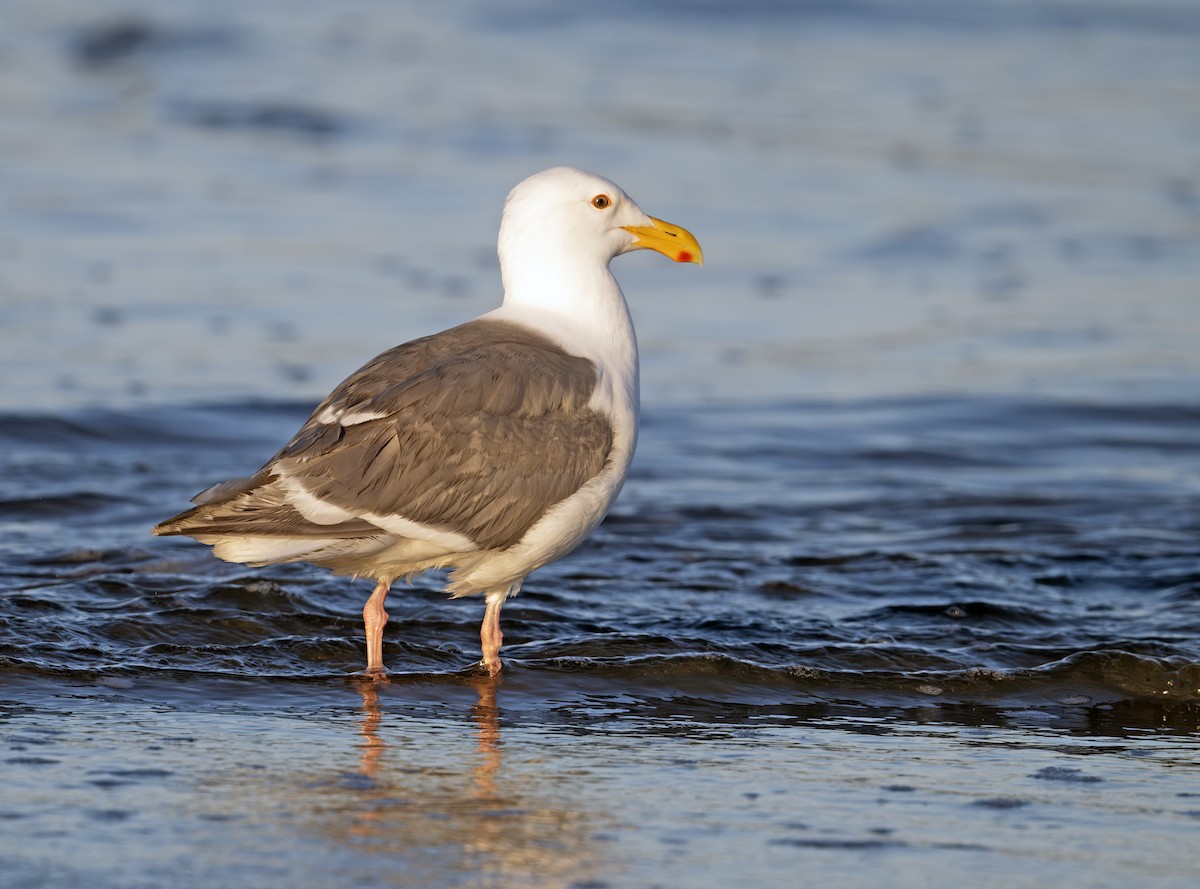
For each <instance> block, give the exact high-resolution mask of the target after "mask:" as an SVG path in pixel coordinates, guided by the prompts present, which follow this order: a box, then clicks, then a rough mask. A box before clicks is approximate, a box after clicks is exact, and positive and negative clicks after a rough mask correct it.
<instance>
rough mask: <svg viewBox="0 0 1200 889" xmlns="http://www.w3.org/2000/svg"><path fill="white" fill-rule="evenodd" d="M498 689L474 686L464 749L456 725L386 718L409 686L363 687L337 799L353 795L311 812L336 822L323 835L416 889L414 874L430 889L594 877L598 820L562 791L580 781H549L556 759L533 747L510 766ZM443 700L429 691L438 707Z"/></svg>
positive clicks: (556, 883) (487, 679)
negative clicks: (458, 881) (399, 872)
mask: <svg viewBox="0 0 1200 889" xmlns="http://www.w3.org/2000/svg"><path fill="white" fill-rule="evenodd" d="M502 682H503V679H502V678H501V677H493V676H486V675H480V676H476V677H472V678H471V679H470V680H469V683H470V688H471V690H472V691H474V693H475V695H476V700H475V702H474V703H473V705H471V706H470V709H469V715H470V718H471V721H472V722H473V723H474V733H473V744H471V747H470V750H469V751H468V750H465V749H464V745H465V742H468V736H466V734H465V732H464V731H463V729H464V728H465V725H464V723H463V722H462V721H461V720H457V719H444V718H441V719H437V720H432V721H431V720H429V719H425V718H421V717H410V716H402V715H400V714H398V713H393V714H392V716H391V718H389V713H388V710H389V709H390V708H389V700H392V701H394V703H395V704H396V705H397V706H396V708H395V709H396V710H399V706H401V701H400V699H401V698H404V697H407V696H406V695H404V690H405V688H406V686H405V685H404V684H398V683H380V682H378V681H377V680H370V681H364V682H362V683H361V684H359V685H358V686H357V691H358V692H359V693H360V694H361V695H362V705H361V711H362V716H361V719H360V720H359V724H358V725H359V733H360V735H361V742H360V744H359V749H358V768H357V770H356V771H355V772H354V774H353V775H347V774H346V773H343V779H342V780H340V781H338V782H337V783H338V788H339V790H340V791H342V793H344V791H346V790H350V791H352V792H351V794H350V795H349V796H344V795H342V793H339V796H341V799H340V800H339V801H338V803H337V804H335V805H334V809H335V810H336V809H340V810H341V811H340V812H339V811H331V810H330V808H329V802H330V801H329V800H323V801H321V804H320V805H319V806H318V808H319V809H320V810H322V811H323V813H324V815H325V816H334V817H331V818H329V819H328V821H326V823H325V824H324V830H323V832H324V833H326V834H329V833H333V834H338V835H340V836H335V837H333V838H334V839H336V840H338V841H346V840H348V841H350V842H352V843H353V844H354V846H355V847H356V848H358V849H359V850H360V851H362V852H364V853H367V854H372V853H373V854H375V855H378V856H379V857H380V860H379V861H378V866H379V867H380V868H381V869H383V870H387V869H388V866H389V860H393V861H394V862H395V865H396V866H397V867H398V868H402V869H403V871H404V872H405V874H406V877H409V876H411V877H413V878H414V879H415V880H416V882H414V883H413V885H420V884H421V880H420V879H419V878H417V875H418V874H425V875H427V876H428V878H429V879H431V880H433V881H434V882H435V883H437V882H439V881H438V879H437V877H438V875H440V876H441V878H442V881H444V879H445V877H447V876H448V875H450V874H453V873H457V874H459V875H460V876H462V875H466V876H468V880H467V882H466V883H464V885H475V884H476V882H477V883H478V885H521V886H525V887H531V889H543V887H545V889H552V887H566V886H569V885H571V884H573V883H577V882H579V881H580V880H583V879H586V878H588V877H589V876H591V875H594V874H596V873H598V872H599V865H600V858H599V855H598V850H597V849H596V840H595V838H594V831H595V830H596V829H597V826H598V824H597V822H599V821H603V820H605V819H602V818H598V817H597V816H596V814H595V813H588V812H584V811H581V810H580V809H579V808H578V803H577V802H576V801H575V800H573V799H572V793H571V788H570V786H569V783H570V782H571V781H574V780H580V779H579V778H578V777H577V776H571V777H569V778H566V780H565V781H564V776H558V775H556V774H555V770H554V769H553V768H549V767H548V766H547V762H548V761H549V762H553V760H554V756H553V754H552V751H551V750H546V749H541V750H539V749H538V746H539V745H536V744H535V745H533V747H532V749H531V748H530V747H529V745H524V744H523V745H521V746H520V747H519V748H516V749H515V750H513V751H509V752H510V753H511V754H512V756H511V761H506V757H505V752H506V751H505V748H504V745H503V742H502V737H501V732H502V726H501V721H502V720H501V716H502V712H501V708H500V706H499V704H498V703H497V692H498V690H499V689H500V686H501V683H502ZM408 688H410V689H413V690H416V688H415V686H408ZM381 691H382V692H383V694H382V696H381V694H380V692H381ZM446 691H447V689H446V687H445V686H439V687H438V688H436V689H435V692H436V693H437V694H438V697H439V698H440V699H441V700H446V699H447V697H449V696H448V695H446ZM393 695H394V697H393ZM460 712H463V711H460ZM397 717H399V718H397ZM327 786H328V785H327ZM575 796H578V794H575ZM322 820H323V821H325V819H324V818H323V819H322ZM609 868H610V869H611V865H610V866H609ZM439 884H440V883H439Z"/></svg>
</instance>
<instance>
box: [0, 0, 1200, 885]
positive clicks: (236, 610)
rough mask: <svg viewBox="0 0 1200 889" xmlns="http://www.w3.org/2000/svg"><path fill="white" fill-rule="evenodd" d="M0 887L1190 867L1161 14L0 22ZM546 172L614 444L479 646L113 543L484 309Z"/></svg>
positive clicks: (1192, 571) (834, 11)
mask: <svg viewBox="0 0 1200 889" xmlns="http://www.w3.org/2000/svg"><path fill="white" fill-rule="evenodd" d="M3 12H4V16H3V19H4V21H3V26H2V27H0V158H2V159H3V163H2V164H0V380H2V383H0V590H2V591H3V592H2V595H0V742H2V743H3V750H4V755H3V757H2V758H0V781H2V786H3V787H4V791H3V793H2V794H0V823H2V824H3V830H0V872H2V873H3V874H4V878H3V881H2V882H3V883H4V885H5V886H13V887H34V886H59V885H89V886H93V887H99V889H106V887H114V889H115V887H122V889H125V887H141V886H147V887H148V886H161V885H166V884H170V885H172V886H178V887H190V886H197V887H199V886H212V885H222V886H247V885H251V884H254V885H263V884H266V885H281V884H284V883H290V884H293V885H296V886H314V887H323V886H335V885H336V886H344V885H346V884H347V883H348V882H355V883H357V884H359V885H364V886H392V885H395V886H437V887H442V886H447V887H449V886H454V887H458V886H464V887H465V886H472V887H475V886H478V887H488V886H514V887H515V886H520V887H571V886H574V887H601V886H612V887H626V886H628V887H650V886H678V885H691V886H695V887H706V886H713V887H717V886H719V887H734V886H776V885H779V886H783V885H787V886H802V885H810V884H811V885H831V884H832V885H838V886H868V885H870V886H875V885H878V884H879V883H880V882H881V881H884V880H886V881H887V882H888V883H889V884H890V885H894V886H897V887H939V886H954V887H958V886H960V885H962V884H963V882H964V880H969V882H970V885H972V886H978V887H989V886H997V887H999V886H1003V887H1021V886H1030V887H1035V886H1036V887H1041V886H1046V885H1069V886H1114V887H1115V886H1128V885H1131V884H1135V883H1136V884H1138V885H1143V886H1181V887H1182V886H1191V885H1193V881H1194V874H1195V869H1196V866H1197V864H1200V860H1198V855H1197V852H1196V851H1195V849H1196V844H1195V840H1194V838H1195V835H1196V830H1197V828H1198V827H1200V820H1198V819H1200V564H1198V559H1197V553H1198V549H1200V547H1198V544H1200V509H1198V504H1200V437H1198V436H1200V400H1198V399H1197V393H1198V391H1200V388H1198V387H1200V349H1197V348H1196V346H1197V343H1200V294H1198V287H1197V282H1198V281H1200V7H1198V6H1197V5H1196V4H1195V3H1191V2H1186V0H975V2H972V3H958V2H950V0H906V2H902V0H845V2H835V0H808V2H768V0H757V2H755V0H751V2H739V3H734V2H717V0H708V2H706V0H675V2H663V3H632V2H627V0H614V2H608V3H604V4H591V3H584V4H571V5H566V4H555V3H550V2H546V0H528V2H514V3H506V4H488V3H481V2H478V0H463V2H447V3H441V4H436V5H434V4H416V3H403V2H383V0H342V2H339V3H318V2H311V0H310V2H281V0H262V2H257V3H253V4H247V3H240V2H236V3H235V2H230V0H203V2H201V0H168V2H164V0H159V2H150V0H124V2H119V3H118V2H99V3H97V2H82V0H54V2H46V0H38V2H34V0H8V2H6V3H5V4H4V6H3ZM559 163H568V164H572V165H575V166H580V167H583V168H585V169H591V170H593V171H595V172H598V173H601V174H602V175H606V176H608V177H610V178H612V179H614V180H615V181H616V182H618V183H619V184H620V185H621V186H622V187H624V188H625V189H626V190H627V191H629V192H630V194H631V195H633V197H634V198H635V199H637V200H638V201H639V203H641V205H642V206H643V207H644V208H645V209H646V210H647V211H648V212H651V213H653V214H655V215H657V216H661V217H663V218H666V219H669V220H671V221H673V222H678V223H680V224H682V225H685V226H687V227H688V228H689V229H691V230H692V231H693V232H695V233H696V234H697V236H698V237H699V239H700V242H701V243H702V245H703V246H704V249H705V256H706V266H705V268H704V269H702V270H699V269H696V268H694V267H687V268H684V267H677V266H674V265H672V264H670V263H666V262H664V261H662V260H661V257H655V256H650V255H641V254H635V255H632V256H629V257H622V258H620V259H618V260H617V261H616V263H614V268H615V270H616V272H617V275H618V277H619V278H620V280H621V282H622V284H623V286H624V289H625V292H626V294H627V296H628V297H629V300H630V303H631V306H632V309H633V313H634V317H635V320H636V322H637V325H638V331H639V339H640V343H641V349H642V355H643V404H644V417H645V419H644V429H643V435H642V439H641V443H640V445H639V448H640V450H639V455H638V458H637V460H636V462H635V465H634V470H633V473H632V475H631V478H630V480H629V482H628V483H627V485H626V488H625V491H624V493H623V494H622V497H621V499H620V500H619V502H618V504H617V506H616V508H615V509H614V511H613V514H612V515H611V516H610V518H609V520H607V521H606V522H605V523H604V525H602V527H601V528H600V529H599V531H598V532H597V533H596V535H595V536H594V537H593V538H592V539H591V540H590V541H589V542H587V543H586V544H584V546H582V547H581V548H580V549H579V550H578V551H577V552H576V553H575V554H573V555H572V556H570V557H568V558H567V559H564V560H563V561H562V562H560V563H557V564H556V565H553V566H549V567H547V568H545V569H543V570H542V571H540V572H538V573H537V574H535V575H534V576H533V577H532V578H531V579H530V581H529V583H528V584H527V586H526V590H525V592H523V593H522V595H521V596H520V597H518V598H517V599H516V600H513V601H512V602H511V603H510V604H509V605H508V606H507V607H506V609H505V613H504V618H505V631H506V640H505V642H506V644H505V650H504V655H505V658H506V673H505V675H504V677H503V678H502V679H501V680H500V681H499V682H498V683H493V682H490V681H486V680H483V679H482V678H481V677H479V676H478V675H477V674H476V673H475V672H474V670H473V669H472V665H473V663H474V662H475V661H476V660H477V659H478V654H479V653H478V636H477V632H478V620H479V618H480V616H481V611H482V604H481V603H476V602H471V601H468V602H461V601H460V602H448V601H445V599H444V597H443V595H442V594H441V593H440V592H439V591H438V583H437V578H426V579H423V580H420V581H418V583H417V584H416V585H415V587H414V589H412V590H411V591H406V592H398V593H397V595H395V596H394V597H392V599H391V600H390V601H389V611H390V613H391V614H392V623H391V624H390V625H389V627H388V631H387V635H386V637H385V651H384V653H385V660H386V661H387V663H388V665H389V667H390V668H391V670H392V671H393V675H392V681H391V682H390V683H389V684H387V685H375V684H369V683H368V684H363V683H361V682H360V681H359V680H358V679H357V678H356V677H355V676H354V672H355V671H356V670H358V669H360V668H361V664H362V657H363V656H362V645H361V640H360V639H359V634H360V633H361V620H360V614H361V606H362V602H363V600H364V598H365V596H366V594H367V592H368V587H369V584H366V583H358V584H355V583H351V582H348V581H346V580H345V579H335V578H331V577H330V576H328V575H327V574H325V573H323V572H322V571H320V570H318V569H313V568H309V567H306V566H286V567H276V568H267V569H249V568H244V567H241V566H235V565H227V564H224V563H219V562H217V561H215V560H213V559H212V558H211V556H210V555H209V554H208V551H207V550H206V549H205V548H203V547H201V546H199V545H196V544H193V543H190V542H187V541H179V540H162V539H152V538H150V537H149V534H148V529H149V527H150V525H151V524H153V523H154V522H155V521H157V520H160V519H161V518H164V517H166V516H168V515H170V514H173V513H174V512H175V511H177V510H178V509H180V508H182V506H183V505H184V504H185V503H186V500H187V498H188V497H190V496H191V495H192V494H194V493H195V492H196V491H198V490H200V489H201V488H203V487H205V486H206V485H208V484H211V483H212V482H215V481H218V480H221V479H224V478H227V477H229V476H231V475H237V474H242V473H245V472H247V471H250V470H253V469H254V468H256V467H257V466H258V465H259V464H260V463H261V461H262V460H263V459H265V458H266V457H267V456H269V455H270V454H271V453H273V452H274V450H275V449H276V448H277V447H278V445H279V444H280V443H282V442H283V441H284V440H285V439H286V438H287V437H288V436H289V435H290V434H291V432H292V431H293V430H294V428H295V426H296V425H297V424H298V423H299V422H301V421H302V420H303V418H304V416H305V415H306V413H307V410H308V409H310V408H311V406H312V405H313V404H314V403H315V401H316V400H318V399H319V398H321V397H322V396H323V395H324V394H325V393H326V392H327V391H328V390H329V389H330V388H331V387H332V386H333V385H334V384H335V383H336V382H337V381H338V380H340V379H341V378H342V377H343V376H345V375H346V374H347V373H348V372H350V371H352V370H353V369H355V368H356V367H358V366H359V365H360V364H361V363H362V362H363V361H364V360H365V359H367V358H369V357H371V356H373V355H374V354H376V353H377V352H379V351H382V350H383V349H385V348H388V347H390V346H391V345H394V344H395V343H398V342H401V341H404V340H407V339H411V338H413V337H416V336H420V335H423V334H426V333H430V332H433V331H435V330H438V329H441V328H444V327H446V326H449V325H451V324H454V323H456V322H458V321H461V320H464V319H466V318H469V317H472V316H474V315H476V314H479V313H481V312H483V311H486V310H487V309H489V308H491V307H492V306H493V305H495V304H496V302H497V301H498V299H499V282H498V274H497V267H496V261H495V247H494V244H495V235H496V227H497V224H498V221H499V214H500V206H501V203H502V201H503V199H504V196H505V194H506V193H507V191H508V189H509V188H511V186H512V185H513V184H515V183H516V182H517V181H519V180H520V179H521V178H523V177H524V176H526V175H528V174H530V173H532V172H535V171H537V170H539V169H542V168H544V167H547V166H551V165H554V164H559Z"/></svg>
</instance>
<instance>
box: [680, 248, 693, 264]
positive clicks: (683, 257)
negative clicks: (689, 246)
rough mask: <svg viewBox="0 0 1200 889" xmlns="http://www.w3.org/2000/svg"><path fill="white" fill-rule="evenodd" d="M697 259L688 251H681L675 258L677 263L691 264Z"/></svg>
mask: <svg viewBox="0 0 1200 889" xmlns="http://www.w3.org/2000/svg"><path fill="white" fill-rule="evenodd" d="M695 258H696V257H694V256H692V254H690V253H688V252H687V251H686V250H680V251H679V254H678V255H677V256H676V257H675V261H676V262H691V261H692V260H693V259H695Z"/></svg>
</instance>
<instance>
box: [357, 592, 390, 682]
mask: <svg viewBox="0 0 1200 889" xmlns="http://www.w3.org/2000/svg"><path fill="white" fill-rule="evenodd" d="M391 586H392V585H391V584H390V583H385V582H383V581H382V580H381V581H379V583H378V584H377V585H376V587H375V591H374V592H372V593H371V598H369V599H367V604H366V605H364V606H363V626H364V627H365V628H366V631H367V673H368V674H370V675H372V676H383V673H384V670H383V626H384V624H386V623H387V620H388V616H387V612H386V611H384V610H383V600H384V599H386V598H387V594H388V590H389V589H391Z"/></svg>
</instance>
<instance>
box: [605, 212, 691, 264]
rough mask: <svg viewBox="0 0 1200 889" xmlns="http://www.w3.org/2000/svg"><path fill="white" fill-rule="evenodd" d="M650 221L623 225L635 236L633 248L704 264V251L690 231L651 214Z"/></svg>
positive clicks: (678, 259) (682, 260) (680, 260)
mask: <svg viewBox="0 0 1200 889" xmlns="http://www.w3.org/2000/svg"><path fill="white" fill-rule="evenodd" d="M650 222H651V223H653V224H652V225H626V226H624V228H625V231H627V232H629V233H630V234H632V235H633V236H634V237H635V238H637V240H636V241H635V242H634V245H633V247H634V249H635V250H636V249H638V248H642V247H644V248H645V249H647V250H655V251H657V252H658V253H661V254H662V255H663V256H666V257H667V258H669V259H673V260H675V261H676V262H694V263H696V265H704V251H703V250H701V249H700V244H699V243H698V242H697V241H696V238H695V237H694V236H693V235H692V233H691V232H690V231H688V230H687V229H686V228H683V227H682V226H678V225H673V224H671V223H670V222H664V221H663V220H661V219H655V218H654V217H653V216H651V217H650Z"/></svg>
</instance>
